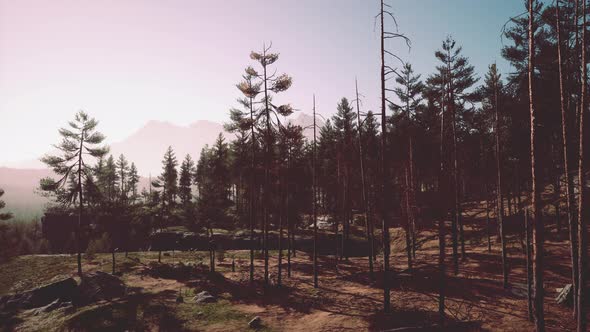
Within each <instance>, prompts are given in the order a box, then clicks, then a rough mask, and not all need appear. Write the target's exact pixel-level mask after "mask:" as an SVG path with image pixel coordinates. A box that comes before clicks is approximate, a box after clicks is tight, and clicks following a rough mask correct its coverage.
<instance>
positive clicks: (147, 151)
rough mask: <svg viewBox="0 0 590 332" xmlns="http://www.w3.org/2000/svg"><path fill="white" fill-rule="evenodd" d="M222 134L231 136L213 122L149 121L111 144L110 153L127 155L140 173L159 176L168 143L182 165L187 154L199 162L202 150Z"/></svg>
mask: <svg viewBox="0 0 590 332" xmlns="http://www.w3.org/2000/svg"><path fill="white" fill-rule="evenodd" d="M219 133H222V134H223V135H224V136H225V137H226V138H228V135H229V134H228V133H226V132H225V131H224V130H223V126H222V125H221V124H219V123H215V122H211V121H197V122H194V123H192V124H191V125H189V126H178V125H175V124H172V123H169V122H162V121H149V122H148V123H146V124H145V126H143V127H142V128H140V129H139V130H138V131H136V132H135V133H133V134H132V135H131V136H129V137H127V138H126V139H124V140H123V141H121V142H117V143H113V144H111V154H113V156H115V158H116V157H117V156H118V155H120V154H124V155H125V157H127V159H128V160H129V161H132V162H134V163H135V165H136V166H137V169H138V171H139V173H140V174H141V175H144V176H148V175H149V174H151V175H152V176H156V175H158V174H160V173H161V171H162V157H163V156H164V152H166V149H167V148H168V146H171V147H172V149H173V150H174V152H175V154H176V158H177V159H178V162H179V164H180V162H181V161H182V159H184V157H185V156H186V155H187V154H190V156H191V157H192V158H193V160H195V161H196V160H198V158H199V155H200V153H201V149H202V148H203V147H204V146H205V145H206V144H208V145H212V144H213V143H214V142H215V139H216V138H217V135H219Z"/></svg>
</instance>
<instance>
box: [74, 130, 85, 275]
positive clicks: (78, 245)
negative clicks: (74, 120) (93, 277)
mask: <svg viewBox="0 0 590 332" xmlns="http://www.w3.org/2000/svg"><path fill="white" fill-rule="evenodd" d="M84 138H85V137H84V131H82V133H81V134H80V150H79V154H78V195H79V198H80V199H79V202H78V228H77V230H76V251H77V252H78V275H79V276H80V277H82V253H81V250H82V248H81V247H82V244H81V243H80V242H81V241H80V237H81V236H82V234H81V233H82V214H83V213H84V204H83V203H82V202H83V201H82V198H83V196H82V155H83V151H84V150H83V149H84Z"/></svg>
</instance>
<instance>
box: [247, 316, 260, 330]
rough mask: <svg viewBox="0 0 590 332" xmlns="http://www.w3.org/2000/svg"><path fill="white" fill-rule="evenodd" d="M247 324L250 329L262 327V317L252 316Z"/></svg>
mask: <svg viewBox="0 0 590 332" xmlns="http://www.w3.org/2000/svg"><path fill="white" fill-rule="evenodd" d="M248 326H249V327H250V328H251V329H259V328H261V327H262V318H260V317H259V316H256V317H254V318H252V320H251V321H250V322H249V323H248Z"/></svg>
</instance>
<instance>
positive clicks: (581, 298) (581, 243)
mask: <svg viewBox="0 0 590 332" xmlns="http://www.w3.org/2000/svg"><path fill="white" fill-rule="evenodd" d="M581 48H582V56H581V59H582V93H581V95H580V123H579V124H580V149H579V157H578V289H577V292H578V296H577V305H576V308H577V315H576V316H577V324H576V325H577V328H578V332H582V331H586V312H585V311H584V306H585V296H586V292H585V291H586V289H585V286H586V283H585V282H586V278H585V277H586V275H585V274H586V271H585V269H586V254H587V248H586V220H585V218H586V209H585V206H584V205H585V204H586V203H587V202H586V192H585V191H586V177H585V175H586V173H585V172H586V160H585V158H584V141H585V140H586V137H585V136H586V132H585V128H584V126H585V123H584V116H585V113H586V84H587V83H586V82H587V80H588V73H587V67H586V0H583V1H582V41H581Z"/></svg>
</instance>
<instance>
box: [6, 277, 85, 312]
mask: <svg viewBox="0 0 590 332" xmlns="http://www.w3.org/2000/svg"><path fill="white" fill-rule="evenodd" d="M77 286H78V284H77V283H76V280H74V279H73V278H66V279H62V280H59V281H56V282H53V283H50V284H48V285H44V286H41V287H37V288H35V289H33V290H30V291H26V292H23V293H18V294H13V295H7V296H3V297H1V298H0V309H8V310H18V309H32V308H38V307H42V306H45V305H48V304H50V303H52V302H54V301H56V300H64V301H67V300H71V299H72V298H73V297H74V296H75V293H76V287H77Z"/></svg>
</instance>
